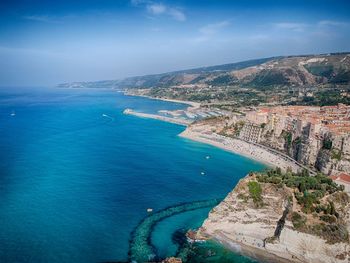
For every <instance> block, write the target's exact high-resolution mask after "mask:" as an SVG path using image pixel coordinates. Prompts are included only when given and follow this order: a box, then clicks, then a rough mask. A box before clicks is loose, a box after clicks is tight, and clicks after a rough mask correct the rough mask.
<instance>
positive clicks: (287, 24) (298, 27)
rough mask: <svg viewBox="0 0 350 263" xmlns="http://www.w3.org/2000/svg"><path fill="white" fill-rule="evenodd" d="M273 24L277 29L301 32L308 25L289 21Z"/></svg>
mask: <svg viewBox="0 0 350 263" xmlns="http://www.w3.org/2000/svg"><path fill="white" fill-rule="evenodd" d="M274 26H275V27H277V28H279V29H288V30H292V31H297V32H303V31H305V29H306V28H307V27H308V25H307V24H304V23H290V22H281V23H275V24H274Z"/></svg>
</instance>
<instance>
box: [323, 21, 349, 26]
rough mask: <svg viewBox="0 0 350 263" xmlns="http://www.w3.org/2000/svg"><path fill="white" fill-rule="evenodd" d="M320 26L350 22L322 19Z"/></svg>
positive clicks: (341, 24) (346, 24) (343, 24)
mask: <svg viewBox="0 0 350 263" xmlns="http://www.w3.org/2000/svg"><path fill="white" fill-rule="evenodd" d="M318 25H319V26H348V25H349V23H347V22H342V21H333V20H322V21H320V22H318Z"/></svg>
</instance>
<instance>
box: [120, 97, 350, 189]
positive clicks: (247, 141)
mask: <svg viewBox="0 0 350 263" xmlns="http://www.w3.org/2000/svg"><path fill="white" fill-rule="evenodd" d="M125 113H126V114H133V115H137V116H139V117H146V118H147V117H148V118H154V119H159V120H163V121H168V122H174V123H177V124H182V125H185V126H188V127H187V129H186V130H185V131H184V132H183V133H182V134H181V135H180V136H182V137H188V138H191V139H194V140H197V141H201V142H205V143H209V144H212V145H215V146H218V147H221V148H223V149H225V150H229V151H232V152H235V153H238V154H241V155H245V156H247V157H250V158H253V159H256V160H258V161H261V162H265V163H267V164H270V165H271V166H278V167H281V168H282V169H284V170H286V169H287V168H288V167H289V168H291V169H292V170H293V171H298V170H300V169H307V170H309V172H310V173H311V174H316V173H317V172H322V173H324V174H327V175H332V176H333V177H332V178H338V177H337V176H338V175H340V174H341V175H342V176H341V178H342V182H343V184H349V185H350V176H349V173H350V133H349V132H350V106H348V105H344V104H338V105H334V106H322V107H319V106H276V107H254V108H252V107H245V108H239V110H238V111H235V112H229V111H227V110H225V111H224V110H219V109H217V108H208V107H200V106H198V105H196V106H191V107H188V108H187V109H186V110H176V111H164V110H163V111H160V112H159V114H145V113H137V112H133V111H132V110H130V109H127V110H126V111H125ZM188 116H190V117H188ZM194 117H195V118H194Z"/></svg>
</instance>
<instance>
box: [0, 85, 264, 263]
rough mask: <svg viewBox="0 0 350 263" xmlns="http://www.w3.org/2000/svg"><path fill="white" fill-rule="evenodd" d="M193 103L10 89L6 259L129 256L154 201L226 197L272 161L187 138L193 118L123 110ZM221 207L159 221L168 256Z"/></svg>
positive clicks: (5, 102)
mask: <svg viewBox="0 0 350 263" xmlns="http://www.w3.org/2000/svg"><path fill="white" fill-rule="evenodd" d="M185 107H187V105H185V104H180V103H171V102H165V101H161V100H153V99H148V98H142V97H134V96H126V95H124V94H123V93H121V92H117V91H114V90H102V89H54V88H16V89H14V88H0V262H11V263H12V262H33V263H41V262H45V263H46V262H50V263H64V262H77V263H83V262H84V263H88V262H94V263H96V262H127V261H128V260H129V259H130V255H129V254H128V252H129V247H130V240H131V237H132V233H133V231H134V230H135V228H136V227H137V226H138V224H139V223H140V222H141V221H142V220H143V219H144V218H145V217H147V216H148V215H149V212H147V209H149V208H150V209H152V211H153V212H156V211H159V210H162V209H166V208H167V207H172V206H176V205H178V204H181V203H191V202H195V201H201V200H210V199H223V198H224V197H225V196H226V195H227V194H228V193H229V192H230V191H231V190H232V189H233V187H234V186H235V185H236V184H237V182H238V180H239V179H240V178H242V177H244V176H245V175H246V174H247V173H248V172H250V171H254V170H262V169H264V168H265V166H264V165H263V164H261V163H258V162H256V161H253V160H250V159H248V158H245V157H242V156H239V155H236V154H232V153H229V152H226V151H223V150H221V149H218V148H215V147H212V146H209V145H206V144H202V143H198V142H194V141H191V140H189V139H185V138H181V137H179V136H178V134H179V133H181V132H182V131H183V130H184V129H185V127H183V126H179V125H176V124H171V123H166V122H162V121H159V120H152V119H144V118H139V117H135V116H131V115H125V114H123V110H124V109H126V108H131V109H133V110H135V111H141V112H145V113H157V112H158V111H159V110H174V109H183V108H185ZM211 208H212V207H207V208H201V209H197V210H192V211H188V212H184V213H178V214H176V215H174V216H170V217H167V218H165V219H162V220H161V221H159V222H156V224H155V225H154V227H152V231H151V232H150V233H149V236H150V238H149V243H151V245H152V246H153V248H154V251H155V252H156V254H157V255H158V257H160V258H165V257H168V256H173V255H176V252H177V250H178V249H179V247H178V246H179V245H178V244H177V243H176V242H174V233H175V232H176V231H178V230H187V229H193V228H196V227H199V226H200V225H201V223H203V221H204V220H205V218H206V217H207V215H208V212H209V211H210V209H211ZM149 211H150V210H149ZM222 250H223V251H224V252H223V253H226V254H227V253H228V255H230V260H229V262H252V261H251V260H250V259H248V258H245V257H242V256H239V255H236V254H230V253H231V252H229V251H227V250H226V249H224V248H222ZM209 261H210V260H209ZM214 261H215V260H214ZM214 261H212V262H214Z"/></svg>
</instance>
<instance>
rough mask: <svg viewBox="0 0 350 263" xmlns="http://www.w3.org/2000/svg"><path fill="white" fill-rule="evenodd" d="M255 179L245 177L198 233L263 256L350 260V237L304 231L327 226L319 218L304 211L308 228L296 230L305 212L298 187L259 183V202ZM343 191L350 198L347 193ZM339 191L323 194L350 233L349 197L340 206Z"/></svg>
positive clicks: (286, 259)
mask: <svg viewBox="0 0 350 263" xmlns="http://www.w3.org/2000/svg"><path fill="white" fill-rule="evenodd" d="M252 181H254V182H256V177H255V176H254V175H253V176H247V177H246V178H244V179H242V180H240V182H239V183H238V185H237V186H236V187H235V189H234V190H233V191H232V192H231V193H229V194H228V196H227V197H226V198H225V199H224V201H222V202H221V203H220V204H219V205H218V206H216V207H215V208H214V209H212V211H211V212H210V214H209V217H208V218H207V219H206V220H205V222H204V223H203V225H202V227H201V228H200V229H199V231H198V233H197V235H198V238H203V237H205V238H210V239H213V240H216V241H218V242H220V243H222V244H224V245H225V246H227V247H228V248H230V249H232V250H234V251H237V252H240V253H242V254H245V255H248V256H251V257H253V258H257V259H259V261H268V262H310V263H316V262H317V263H329V262H336V263H348V262H350V243H349V237H348V236H347V237H345V239H343V240H342V241H341V242H335V241H334V240H333V241H332V240H327V239H325V238H324V237H322V236H319V235H317V234H315V233H311V232H310V231H306V230H305V229H314V228H313V227H312V224H314V225H315V226H316V225H317V224H320V225H322V224H323V225H327V223H324V222H319V221H317V220H318V219H317V220H316V217H314V215H312V214H308V215H305V218H307V221H308V222H309V223H308V224H309V226H308V227H307V228H304V229H298V230H297V229H296V227H295V224H296V223H295V222H294V221H293V220H296V219H295V218H294V219H293V217H294V216H295V214H298V213H301V214H302V212H301V209H300V206H299V205H298V202H297V201H296V199H295V196H294V191H295V189H292V188H289V187H286V186H285V185H281V184H271V183H260V185H261V191H262V192H261V202H262V203H263V205H257V203H256V202H254V199H253V198H251V196H250V193H249V187H248V184H249V182H252ZM344 195H345V197H344ZM339 196H342V197H343V198H348V196H347V194H345V193H343V192H341V193H340V194H339ZM339 196H338V194H337V195H335V196H333V195H331V196H328V197H324V198H328V199H329V200H332V202H333V201H334V202H335V203H334V204H335V207H336V208H337V209H338V210H337V211H338V212H337V213H338V214H337V216H338V219H337V220H340V221H341V222H343V223H344V225H345V227H346V229H347V231H348V232H349V231H350V217H349V216H350V211H349V210H350V205H349V203H348V201H347V202H345V203H342V207H341V208H340V205H339V206H338V204H337V203H336V201H335V200H338V198H339ZM328 199H327V200H328ZM346 200H349V199H346ZM298 215H299V214H298ZM301 218H303V216H302V217H301ZM305 220H306V219H305ZM303 222H304V221H303ZM315 229H316V228H315ZM344 231H346V230H344Z"/></svg>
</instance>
